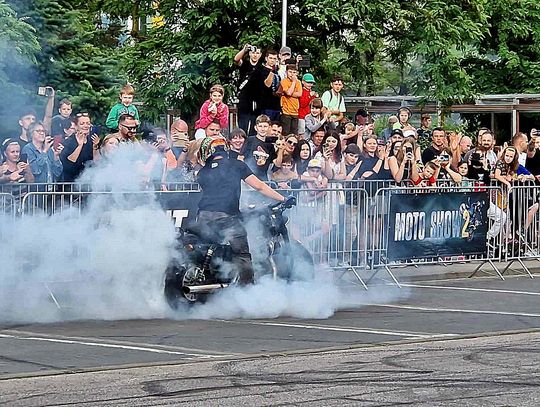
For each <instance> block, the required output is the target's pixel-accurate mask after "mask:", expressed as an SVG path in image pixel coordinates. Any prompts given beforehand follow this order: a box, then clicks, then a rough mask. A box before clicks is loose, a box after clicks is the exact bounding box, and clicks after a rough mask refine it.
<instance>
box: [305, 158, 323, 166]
mask: <svg viewBox="0 0 540 407" xmlns="http://www.w3.org/2000/svg"><path fill="white" fill-rule="evenodd" d="M307 167H308V168H322V164H321V161H320V160H318V159H316V158H314V159H312V160H309V162H308V166H307Z"/></svg>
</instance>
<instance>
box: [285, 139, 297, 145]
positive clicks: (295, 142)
mask: <svg viewBox="0 0 540 407" xmlns="http://www.w3.org/2000/svg"><path fill="white" fill-rule="evenodd" d="M287 143H288V144H290V145H291V146H295V145H297V144H298V141H291V140H287Z"/></svg>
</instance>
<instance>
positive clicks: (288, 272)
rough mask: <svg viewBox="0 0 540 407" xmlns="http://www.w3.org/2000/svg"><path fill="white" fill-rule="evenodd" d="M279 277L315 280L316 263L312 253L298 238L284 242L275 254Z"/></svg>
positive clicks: (294, 279)
mask: <svg viewBox="0 0 540 407" xmlns="http://www.w3.org/2000/svg"><path fill="white" fill-rule="evenodd" d="M274 261H275V263H276V267H277V269H278V277H280V278H283V279H285V280H287V281H313V279H314V278H315V264H314V262H313V257H312V256H311V253H310V252H309V251H308V250H307V249H306V248H305V247H304V246H303V245H302V243H300V242H299V241H297V240H291V241H290V242H289V243H285V244H283V245H282V246H281V247H279V249H277V250H276V253H275V254H274Z"/></svg>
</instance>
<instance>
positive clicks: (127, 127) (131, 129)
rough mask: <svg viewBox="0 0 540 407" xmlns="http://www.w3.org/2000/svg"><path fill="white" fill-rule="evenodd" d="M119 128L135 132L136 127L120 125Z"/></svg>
mask: <svg viewBox="0 0 540 407" xmlns="http://www.w3.org/2000/svg"><path fill="white" fill-rule="evenodd" d="M121 126H122V127H124V128H126V129H128V131H137V126H126V125H125V124H122V125H121Z"/></svg>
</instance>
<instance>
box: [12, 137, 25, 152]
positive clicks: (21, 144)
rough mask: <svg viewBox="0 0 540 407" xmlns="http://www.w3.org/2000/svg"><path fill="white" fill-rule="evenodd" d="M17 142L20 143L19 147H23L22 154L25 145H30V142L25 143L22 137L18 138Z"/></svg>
mask: <svg viewBox="0 0 540 407" xmlns="http://www.w3.org/2000/svg"><path fill="white" fill-rule="evenodd" d="M15 140H16V141H17V143H19V145H20V146H21V152H22V149H23V147H24V146H25V145H27V144H28V141H24V140H23V139H22V138H21V136H19V137H17V138H16V139H15Z"/></svg>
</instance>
